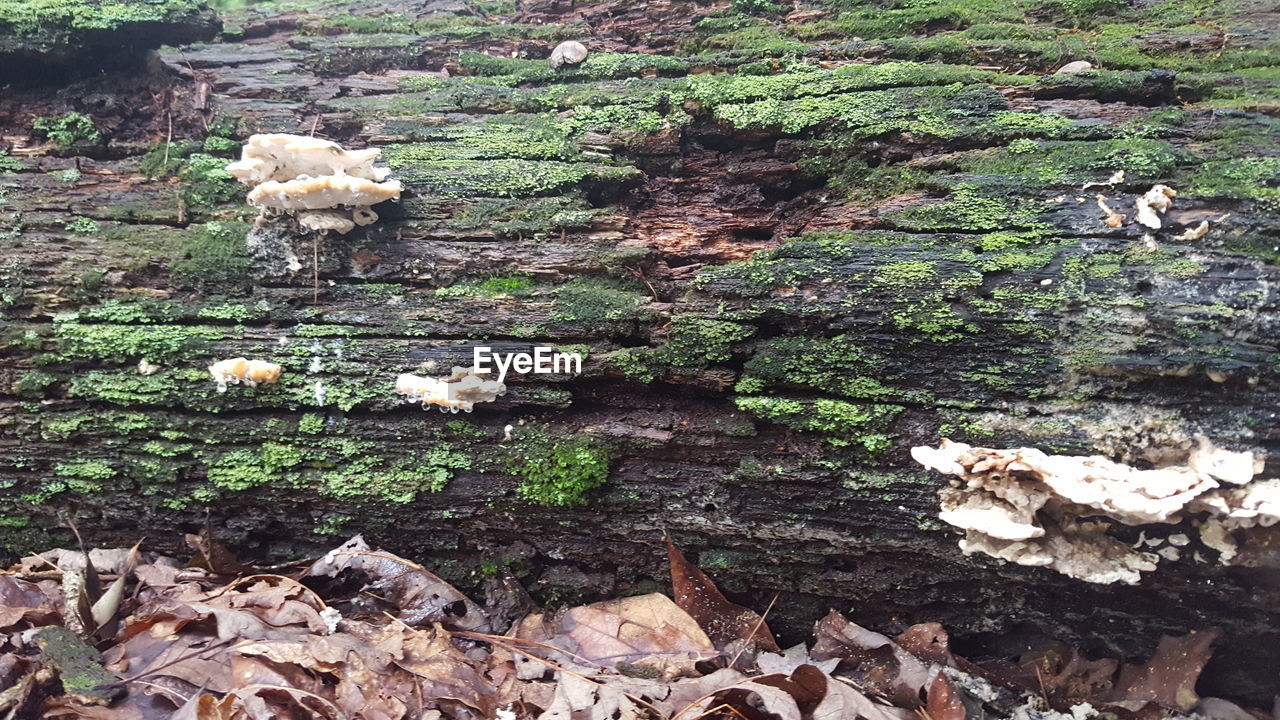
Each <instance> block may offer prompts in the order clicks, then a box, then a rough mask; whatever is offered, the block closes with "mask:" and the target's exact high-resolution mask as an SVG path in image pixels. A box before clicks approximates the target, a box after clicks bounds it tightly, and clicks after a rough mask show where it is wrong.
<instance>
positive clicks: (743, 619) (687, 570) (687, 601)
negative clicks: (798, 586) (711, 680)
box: [667, 538, 781, 653]
mask: <svg viewBox="0 0 1280 720" xmlns="http://www.w3.org/2000/svg"><path fill="white" fill-rule="evenodd" d="M667 560H668V562H669V563H670V565H671V588H672V591H673V593H674V595H675V599H676V605H679V606H680V608H681V609H682V610H684V611H685V612H687V613H689V615H690V616H692V617H693V619H694V620H696V621H697V622H698V625H700V626H701V627H702V629H703V630H705V631H706V633H707V637H710V638H711V642H713V643H715V646H716V649H717V650H723V649H724V648H725V647H726V646H727V645H729V644H730V643H732V642H734V641H735V640H741V641H745V642H746V643H747V644H748V645H751V646H754V647H755V648H757V649H759V650H765V651H768V652H775V653H776V652H780V651H781V650H780V648H779V647H778V643H777V641H776V640H774V639H773V633H772V632H771V631H770V630H769V626H768V625H767V624H765V622H764V618H762V617H760V614H759V613H757V612H755V611H754V610H751V609H750V608H745V607H743V606H741V605H738V604H737V603H733V602H730V601H729V599H728V598H726V597H725V596H724V595H723V594H722V593H721V592H720V590H719V589H718V588H717V587H716V586H715V583H713V582H711V578H709V577H707V574H706V573H704V572H702V570H701V569H700V568H699V567H698V566H697V565H694V564H693V563H691V562H689V561H688V560H687V559H685V556H684V553H682V552H680V550H679V548H677V547H676V546H675V544H674V543H672V542H671V539H670V538H667Z"/></svg>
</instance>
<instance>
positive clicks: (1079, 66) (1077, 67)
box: [1054, 60, 1093, 75]
mask: <svg viewBox="0 0 1280 720" xmlns="http://www.w3.org/2000/svg"><path fill="white" fill-rule="evenodd" d="M1092 69H1093V63H1091V62H1089V61H1088V60H1076V61H1075V62H1069V63H1067V64H1066V65H1063V66H1062V67H1060V68H1058V71H1057V72H1055V73H1054V75H1065V74H1069V73H1078V72H1084V71H1085V70H1092Z"/></svg>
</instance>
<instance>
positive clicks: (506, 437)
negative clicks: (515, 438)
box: [502, 424, 516, 442]
mask: <svg viewBox="0 0 1280 720" xmlns="http://www.w3.org/2000/svg"><path fill="white" fill-rule="evenodd" d="M515 429H516V428H515V426H514V425H511V424H508V425H506V426H505V427H503V428H502V442H511V431H512V430H515Z"/></svg>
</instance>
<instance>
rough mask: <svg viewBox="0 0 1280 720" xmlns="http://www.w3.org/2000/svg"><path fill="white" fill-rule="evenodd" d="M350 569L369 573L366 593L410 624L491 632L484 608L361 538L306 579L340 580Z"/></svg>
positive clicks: (312, 569)
mask: <svg viewBox="0 0 1280 720" xmlns="http://www.w3.org/2000/svg"><path fill="white" fill-rule="evenodd" d="M347 570H356V571H360V572H363V573H365V574H366V575H368V576H369V578H370V579H372V582H371V583H370V584H369V585H368V586H367V587H366V588H365V592H368V593H372V594H374V595H376V596H378V597H381V598H383V599H384V600H386V601H387V602H389V603H391V604H392V605H394V606H395V607H396V608H398V609H399V611H400V612H399V614H398V615H397V617H398V618H399V619H400V620H401V621H403V622H405V623H406V624H409V625H420V624H427V623H434V622H440V623H445V624H447V625H450V626H453V627H456V628H460V629H462V630H474V631H478V632H488V630H489V621H488V619H487V618H486V617H485V616H484V613H483V612H482V611H481V610H480V607H479V606H478V605H476V604H475V603H474V602H472V601H471V600H470V599H469V598H467V597H466V596H465V595H463V594H462V593H460V592H458V591H457V590H456V589H455V588H454V587H453V586H452V585H450V584H449V583H447V582H445V581H444V580H441V579H440V578H438V577H436V576H435V575H434V574H433V573H431V572H430V571H428V570H427V569H426V568H424V567H422V566H421V565H418V564H416V563H412V562H409V561H408V560H405V559H404V558H401V557H397V556H395V555H392V554H391V553H388V552H382V551H380V550H379V551H373V550H370V549H369V546H368V545H367V544H365V542H364V539H363V538H361V537H360V536H359V535H357V536H355V537H354V538H352V539H351V540H348V541H347V542H346V543H344V544H343V545H342V546H341V547H339V548H337V549H335V550H332V551H330V552H329V554H327V555H325V556H324V557H323V558H321V559H320V560H317V561H316V563H315V564H314V565H312V566H311V567H310V568H309V569H308V570H307V571H306V572H305V573H303V576H304V577H336V576H337V575H338V574H340V573H342V572H343V571H347Z"/></svg>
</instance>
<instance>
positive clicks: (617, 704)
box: [538, 673, 645, 720]
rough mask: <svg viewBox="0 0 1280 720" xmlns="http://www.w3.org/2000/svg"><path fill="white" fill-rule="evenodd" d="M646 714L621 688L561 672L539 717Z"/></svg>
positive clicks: (633, 717)
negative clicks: (549, 702)
mask: <svg viewBox="0 0 1280 720" xmlns="http://www.w3.org/2000/svg"><path fill="white" fill-rule="evenodd" d="M644 717H645V715H644V714H642V712H641V710H640V709H639V708H638V707H636V704H635V702H633V701H632V700H631V698H629V697H627V696H626V694H624V693H623V692H621V691H620V690H616V689H614V688H611V687H609V686H608V685H603V684H600V683H594V682H591V681H589V680H586V679H584V678H580V677H575V676H573V675H568V674H563V673H562V674H561V675H560V677H559V682H558V683H557V684H556V690H555V696H554V697H553V699H552V701H551V705H550V706H549V707H548V708H547V709H546V711H544V712H543V713H542V714H541V715H539V716H538V720H642V718H644Z"/></svg>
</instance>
